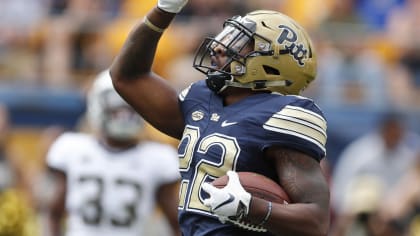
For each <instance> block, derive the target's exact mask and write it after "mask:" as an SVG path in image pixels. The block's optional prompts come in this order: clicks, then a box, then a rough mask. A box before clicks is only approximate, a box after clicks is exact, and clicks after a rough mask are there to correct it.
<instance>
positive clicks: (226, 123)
mask: <svg viewBox="0 0 420 236" xmlns="http://www.w3.org/2000/svg"><path fill="white" fill-rule="evenodd" d="M237 123H238V122H227V120H225V121H223V123H222V124H221V126H222V127H226V126H230V125H236V124H237Z"/></svg>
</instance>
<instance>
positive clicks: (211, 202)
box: [202, 171, 251, 223]
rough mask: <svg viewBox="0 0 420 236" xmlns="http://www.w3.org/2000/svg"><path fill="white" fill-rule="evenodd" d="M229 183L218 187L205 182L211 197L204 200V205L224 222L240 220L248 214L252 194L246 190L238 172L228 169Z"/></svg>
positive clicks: (206, 189)
mask: <svg viewBox="0 0 420 236" xmlns="http://www.w3.org/2000/svg"><path fill="white" fill-rule="evenodd" d="M227 175H228V176H229V180H228V183H227V185H226V186H225V187H223V188H220V189H219V188H216V187H214V186H213V185H211V184H210V183H204V184H203V186H202V187H203V190H204V191H206V192H207V193H208V194H209V195H210V197H209V198H207V199H205V200H204V205H206V206H207V207H210V210H211V211H212V212H213V213H214V214H216V215H217V216H218V217H219V220H220V221H221V222H222V223H225V222H226V221H231V220H234V221H239V220H241V219H242V218H243V217H244V216H247V215H248V212H249V204H250V202H251V194H250V193H248V192H247V191H245V189H244V188H243V187H242V185H241V183H240V182H239V177H238V174H237V173H236V172H234V171H228V172H227Z"/></svg>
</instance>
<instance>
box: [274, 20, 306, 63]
mask: <svg viewBox="0 0 420 236" xmlns="http://www.w3.org/2000/svg"><path fill="white" fill-rule="evenodd" d="M279 28H280V29H282V32H281V34H280V36H279V37H278V38H277V42H278V43H279V44H283V43H285V42H289V43H290V44H286V46H285V49H283V50H280V54H290V55H291V56H293V58H294V59H295V60H296V61H297V62H298V63H299V65H300V66H304V65H305V62H304V61H303V60H304V59H305V58H306V57H307V54H308V50H307V49H305V48H304V47H305V46H304V45H303V44H301V43H300V44H298V43H296V41H297V38H298V36H297V34H296V32H295V31H293V29H291V28H290V27H288V26H286V25H279Z"/></svg>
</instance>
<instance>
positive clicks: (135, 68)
mask: <svg viewBox="0 0 420 236" xmlns="http://www.w3.org/2000/svg"><path fill="white" fill-rule="evenodd" d="M185 3H186V1H185V0H166V1H164V0H160V1H159V3H158V6H157V7H155V8H153V9H152V10H151V11H150V12H149V13H148V14H147V16H146V17H145V18H144V19H141V20H139V22H138V23H137V25H136V26H135V27H134V29H133V30H132V31H131V32H130V34H129V36H128V38H127V40H126V42H125V43H124V46H123V48H122V50H121V51H120V53H119V55H117V57H116V58H115V60H114V61H113V63H112V65H111V68H110V73H111V77H112V80H113V84H114V87H115V89H116V90H117V91H118V93H119V94H120V95H121V96H122V97H123V98H124V99H125V100H126V101H127V102H128V103H129V104H130V105H131V106H133V107H134V109H135V110H136V111H137V112H138V113H139V114H140V115H141V116H143V118H144V119H145V120H147V121H148V122H149V123H150V124H152V125H153V126H154V127H155V128H157V129H158V130H160V131H162V132H164V133H166V134H167V135H169V136H172V137H174V138H178V139H179V138H180V137H181V136H182V132H183V129H184V121H183V117H182V113H181V111H180V109H179V105H178V99H177V92H176V90H175V89H174V88H172V87H171V86H170V84H169V83H168V81H166V80H165V79H163V78H161V77H159V76H158V75H156V74H154V73H153V72H152V71H151V67H152V64H153V59H154V56H155V52H156V48H157V45H158V42H159V39H160V37H161V35H162V33H163V31H164V29H166V28H167V27H168V26H169V24H170V23H171V21H172V20H173V18H174V17H175V15H176V13H177V12H179V11H180V10H181V9H182V7H183V6H184V5H185Z"/></svg>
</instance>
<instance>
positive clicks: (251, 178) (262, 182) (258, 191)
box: [212, 172, 290, 204]
mask: <svg viewBox="0 0 420 236" xmlns="http://www.w3.org/2000/svg"><path fill="white" fill-rule="evenodd" d="M237 173H238V176H239V181H240V182H241V184H242V186H243V187H244V189H245V190H246V191H247V192H249V193H250V194H251V195H252V196H255V197H258V198H262V199H265V200H267V201H271V202H275V203H282V204H288V203H290V199H289V196H288V195H287V193H286V192H285V191H284V190H283V188H282V187H281V186H280V185H279V184H277V183H276V182H274V181H273V180H272V179H270V178H268V177H266V176H264V175H261V174H257V173H254V172H237ZM228 179H229V177H228V176H227V175H224V176H222V177H219V178H217V179H215V180H214V181H213V182H212V185H213V186H215V187H217V188H223V187H224V186H226V184H227V182H228Z"/></svg>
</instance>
